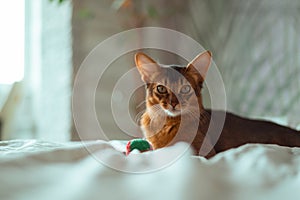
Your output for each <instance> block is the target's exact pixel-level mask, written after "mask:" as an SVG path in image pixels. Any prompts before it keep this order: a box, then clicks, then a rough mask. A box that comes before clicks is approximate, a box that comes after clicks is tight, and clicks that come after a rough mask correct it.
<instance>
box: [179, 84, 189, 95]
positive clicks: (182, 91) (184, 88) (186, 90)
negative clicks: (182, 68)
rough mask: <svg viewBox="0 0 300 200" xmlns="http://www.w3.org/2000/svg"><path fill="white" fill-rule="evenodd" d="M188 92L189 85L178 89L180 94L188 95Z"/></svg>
mask: <svg viewBox="0 0 300 200" xmlns="http://www.w3.org/2000/svg"><path fill="white" fill-rule="evenodd" d="M190 91H191V86H189V85H184V86H182V88H181V89H180V93H182V94H188V93H189V92H190Z"/></svg>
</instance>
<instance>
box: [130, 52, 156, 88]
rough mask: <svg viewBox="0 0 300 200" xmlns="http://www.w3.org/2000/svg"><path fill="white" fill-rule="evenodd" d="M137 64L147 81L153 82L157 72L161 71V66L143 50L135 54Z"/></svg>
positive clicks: (144, 79) (143, 78)
mask: <svg viewBox="0 0 300 200" xmlns="http://www.w3.org/2000/svg"><path fill="white" fill-rule="evenodd" d="M135 64H136V66H137V69H138V71H139V72H140V74H141V78H142V80H143V81H144V82H145V83H151V82H153V81H154V77H155V74H156V73H159V72H160V66H159V65H158V64H157V63H156V62H155V61H154V60H153V59H152V58H150V57H149V56H147V55H146V54H144V53H141V52H139V53H136V54H135Z"/></svg>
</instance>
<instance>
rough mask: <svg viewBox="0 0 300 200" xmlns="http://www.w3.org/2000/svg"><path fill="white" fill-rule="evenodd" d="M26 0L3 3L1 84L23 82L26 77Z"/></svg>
mask: <svg viewBox="0 0 300 200" xmlns="http://www.w3.org/2000/svg"><path fill="white" fill-rule="evenodd" d="M24 4H25V0H9V1H2V2H1V7H2V9H1V12H0V24H1V37H0V44H1V45H0V55H1V60H0V84H12V83H14V82H18V81H21V80H22V79H23V76H24V30H25V29H24V23H25V19H24V18H25V13H24V10H25V7H24V6H25V5H24Z"/></svg>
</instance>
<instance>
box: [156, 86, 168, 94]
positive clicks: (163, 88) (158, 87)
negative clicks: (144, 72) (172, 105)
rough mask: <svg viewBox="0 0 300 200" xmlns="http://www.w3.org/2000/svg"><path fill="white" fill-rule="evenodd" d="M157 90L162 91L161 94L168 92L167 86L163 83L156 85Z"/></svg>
mask: <svg viewBox="0 0 300 200" xmlns="http://www.w3.org/2000/svg"><path fill="white" fill-rule="evenodd" d="M156 89H157V91H158V92H159V93H160V94H166V93H167V88H166V87H165V86H163V85H158V86H157V87H156Z"/></svg>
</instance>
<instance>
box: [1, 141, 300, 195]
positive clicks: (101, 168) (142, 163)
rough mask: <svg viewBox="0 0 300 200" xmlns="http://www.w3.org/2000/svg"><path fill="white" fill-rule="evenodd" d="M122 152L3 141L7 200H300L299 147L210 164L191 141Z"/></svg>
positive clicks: (253, 148) (227, 155) (117, 146)
mask: <svg viewBox="0 0 300 200" xmlns="http://www.w3.org/2000/svg"><path fill="white" fill-rule="evenodd" d="M87 149H88V150H87ZM123 149H124V142H122V141H112V142H105V141H91V142H86V143H84V144H83V143H80V142H69V143H52V142H43V141H35V140H26V141H22V140H16V141H8V142H1V143H0V181H1V186H0V199H1V200H11V199H21V200H27V199H28V200H33V199H34V200H35V199H43V200H44V199H45V200H47V199H51V200H52V199H55V200H60V199H61V200H81V199H84V200H93V199H97V200H100V199H118V200H121V199H122V200H126V199H130V200H134V199H139V200H141V199H142V200H147V199H151V200H154V199H172V200H174V199H175V200H176V199H182V200H189V199H205V200H206V199H214V200H215V199H222V200H224V199H228V200H229V199H230V200H233V199H242V200H248V199H249V200H250V199H255V200H260V199H261V200H265V199H272V200H274V199H275V200H277V199H278V200H279V199H280V200H282V199H299V198H300V148H287V147H280V146H276V145H256V144H249V145H244V146H242V147H240V148H237V149H232V150H229V151H226V152H224V153H221V154H218V155H217V156H215V157H214V158H212V159H210V160H206V159H204V158H200V157H195V156H191V154H190V151H185V150H186V149H187V145H186V144H184V143H179V144H176V145H175V146H173V147H168V148H164V149H160V150H157V151H152V152H147V153H142V154H139V153H136V154H135V153H134V152H133V154H131V155H130V156H128V157H126V156H124V155H123V154H122V153H121V152H120V151H122V150H123ZM180 152H185V153H183V154H182V155H181V156H179V157H178V158H177V157H176V156H174V155H178V154H180ZM97 158H100V160H101V161H99V159H97ZM173 158H177V159H175V160H174V159H173ZM170 160H173V162H172V163H171V164H170V163H169V161H170ZM107 163H109V165H111V166H112V165H113V166H114V167H115V168H120V169H123V170H124V169H125V170H127V171H131V172H140V173H124V172H120V171H118V170H116V169H112V168H110V167H108V166H107ZM162 163H165V164H167V166H165V167H163V168H162V169H160V170H153V169H158V168H160V166H161V164H162ZM149 170H150V171H151V170H152V171H153V172H147V173H144V172H145V171H149Z"/></svg>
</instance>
